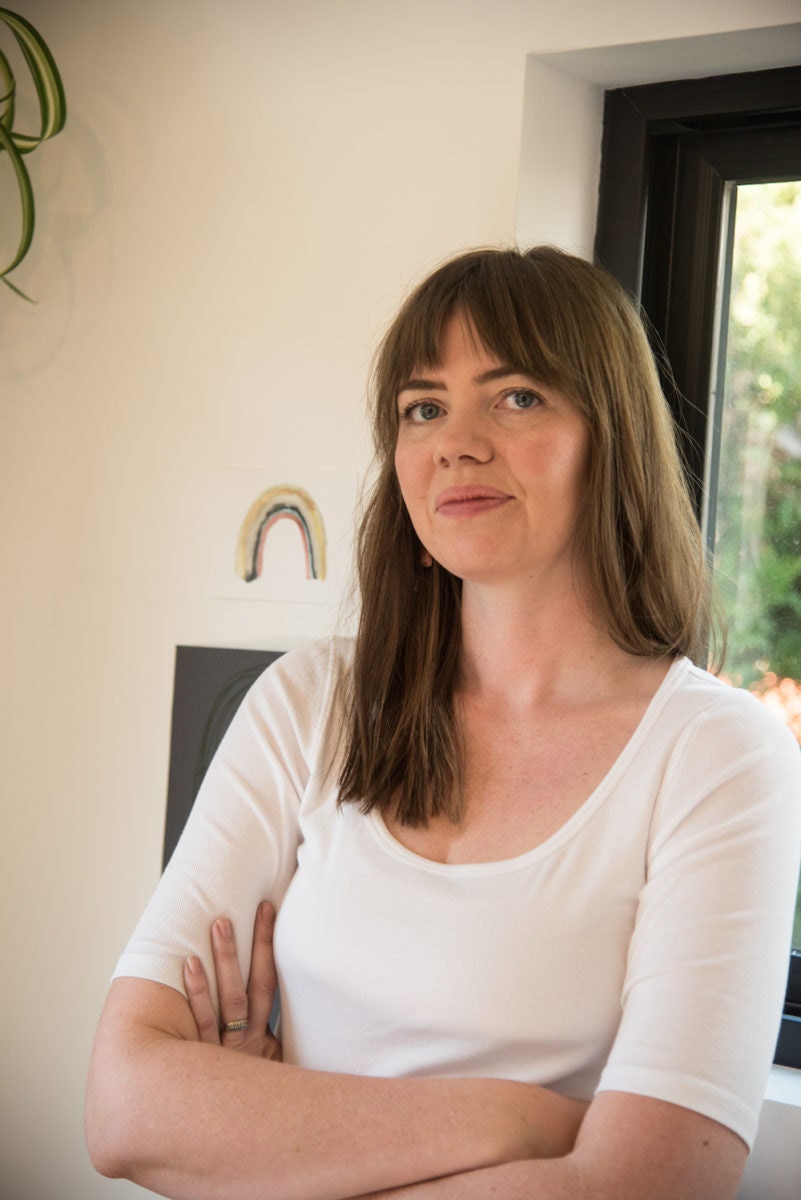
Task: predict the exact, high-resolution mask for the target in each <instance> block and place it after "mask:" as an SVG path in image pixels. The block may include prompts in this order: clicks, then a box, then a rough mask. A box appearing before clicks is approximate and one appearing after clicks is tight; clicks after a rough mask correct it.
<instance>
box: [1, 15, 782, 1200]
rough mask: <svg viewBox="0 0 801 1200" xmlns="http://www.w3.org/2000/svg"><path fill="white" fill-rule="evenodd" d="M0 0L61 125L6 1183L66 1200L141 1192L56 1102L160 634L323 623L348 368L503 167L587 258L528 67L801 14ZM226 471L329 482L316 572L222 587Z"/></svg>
mask: <svg viewBox="0 0 801 1200" xmlns="http://www.w3.org/2000/svg"><path fill="white" fill-rule="evenodd" d="M12 7H15V8H16V9H17V10H18V11H21V12H22V14H23V15H24V16H26V17H27V18H28V19H29V20H30V21H32V22H33V23H34V25H36V26H37V27H38V28H39V29H40V30H41V32H42V33H43V34H44V36H45V37H46V39H47V41H48V42H49V44H50V46H51V49H52V50H53V52H54V54H55V56H56V59H57V61H58V62H59V64H60V66H61V69H62V72H63V75H64V81H65V86H66V89H67V94H68V101H69V108H70V112H69V122H68V126H67V128H66V130H65V131H64V132H63V133H62V134H61V135H59V137H58V138H56V139H55V140H54V141H52V142H50V143H47V144H45V145H44V146H43V147H41V148H40V149H39V150H38V151H37V152H36V153H35V154H34V155H33V156H31V158H30V159H29V165H30V169H31V173H32V176H33V179H34V187H35V192H36V196H37V201H38V225H37V232H36V239H35V243H34V250H33V251H32V253H31V255H30V256H29V259H28V260H26V263H25V264H24V266H23V268H22V269H21V270H20V271H19V273H18V276H17V282H18V283H19V284H20V285H21V286H23V287H25V288H26V289H27V290H28V291H29V292H30V293H31V294H32V295H34V296H35V297H36V298H37V299H38V301H39V303H38V305H37V306H36V307H35V308H31V307H28V306H26V305H25V304H24V303H23V302H21V301H19V300H18V299H16V298H15V297H14V296H13V295H12V293H10V292H7V291H6V290H5V289H0V499H1V501H2V503H1V506H0V520H1V521H2V541H1V542H0V544H2V547H3V557H4V582H3V587H2V589H0V629H2V631H3V654H2V664H3V680H4V686H3V689H2V701H0V703H2V720H0V739H2V745H0V751H1V755H0V761H2V764H3V775H2V803H3V817H4V820H3V837H2V842H1V843H0V856H1V858H0V881H1V882H0V886H2V889H3V904H2V922H3V925H2V942H0V945H2V949H3V953H4V958H5V962H4V967H5V973H6V984H5V986H4V988H3V989H2V999H0V1005H1V1006H2V1008H1V1009H0V1029H2V1038H3V1043H4V1044H3V1051H2V1079H3V1093H4V1101H3V1112H2V1120H0V1191H1V1192H2V1194H3V1196H4V1197H6V1196H7V1197H9V1200H11V1198H12V1197H13V1198H14V1200H29V1198H30V1200H90V1198H91V1197H94V1196H112V1195H118V1196H121V1195H124V1194H126V1192H127V1193H129V1194H133V1193H134V1192H135V1191H137V1190H138V1189H135V1188H133V1187H132V1186H131V1185H128V1184H125V1183H112V1182H109V1181H106V1180H103V1179H101V1178H100V1177H98V1176H95V1175H94V1173H93V1172H92V1170H91V1168H90V1167H89V1165H88V1161H87V1159H86V1155H85V1151H84V1148H83V1142H82V1134H81V1105H82V1091H83V1083H84V1077H85V1070H86V1062H87V1057H88V1053H89V1047H90V1043H91V1037H92V1032H93V1028H94V1023H95V1021H96V1018H97V1014H98V1011H99V1008H100V1005H101V1003H102V998H103V995H104V991H105V987H106V981H107V978H108V975H109V972H110V971H111V969H112V966H113V963H114V959H115V956H116V954H117V953H118V951H119V949H120V948H121V945H122V943H123V942H124V940H125V938H126V936H127V934H128V932H129V930H130V928H131V925H132V923H133V922H134V920H135V918H136V916H137V914H138V912H139V910H140V909H141V907H142V905H143V904H144V902H145V900H146V898H147V896H148V894H149V892H150V890H151V888H152V886H153V884H154V882H155V880H156V878H157V875H158V870H159V861H160V842H161V836H162V829H163V816H164V798H165V785H166V770H167V755H168V731H169V713H170V702H171V682H172V667H173V652H174V647H175V645H176V644H178V643H195V644H209V645H215V644H216V645H253V646H266V647H285V646H289V645H291V644H293V643H296V642H298V641H300V640H302V639H304V638H307V637H310V636H316V635H318V634H321V633H325V632H326V631H328V630H329V629H330V628H331V627H332V625H333V624H334V622H335V621H336V620H337V613H338V601H339V598H340V596H341V595H342V594H343V592H344V587H345V584H344V580H345V577H346V573H347V565H348V564H347V546H348V540H349V531H350V524H351V510H352V506H353V501H354V495H355V490H356V480H357V478H358V477H359V476H360V475H361V473H362V472H363V470H364V468H365V465H366V463H367V460H368V450H367V443H366V439H365V435H364V428H363V399H362V397H363V393H364V383H365V374H366V369H367V364H368V359H369V354H370V351H371V349H372V347H373V345H374V343H375V340H376V337H377V335H378V334H379V332H380V330H381V328H382V327H383V324H384V322H385V321H386V320H387V319H388V317H389V315H390V314H391V311H392V309H393V308H394V306H395V305H396V303H397V301H398V299H399V298H400V296H401V294H402V292H403V290H404V289H405V288H406V287H407V286H408V285H409V283H410V282H412V281H413V280H414V279H416V278H418V277H419V276H420V274H421V273H422V272H424V271H425V270H426V269H427V268H429V267H430V266H431V265H432V264H434V263H435V262H436V261H438V260H439V259H440V258H441V257H443V256H444V255H446V254H448V253H450V252H452V251H454V250H456V249H459V248H462V247H465V246H468V245H473V244H477V243H488V242H489V243H496V242H508V241H511V240H513V239H514V237H515V234H516V229H517V225H516V222H517V210H518V182H520V188H521V194H520V200H519V206H520V214H521V215H520V228H521V236H524V237H525V240H537V239H539V240H558V241H562V242H563V243H564V244H566V245H569V246H571V247H573V248H576V249H579V250H583V251H585V252H589V248H590V246H591V241H592V224H593V212H594V195H595V186H596V176H597V160H596V161H595V162H592V161H591V160H592V156H593V155H597V147H598V136H599V124H598V121H599V118H598V113H599V108H598V96H597V92H596V91H594V90H593V89H592V88H590V87H588V86H587V85H585V84H581V85H576V86H578V88H579V91H578V93H576V92H575V89H574V90H573V93H572V95H573V99H572V100H571V101H570V103H569V104H568V103H567V102H566V104H565V105H564V106H560V105H556V104H548V105H547V108H543V109H542V111H541V113H540V116H539V117H538V118H537V119H533V118H532V107H531V97H532V92H531V88H532V86H534V94H535V95H536V80H535V83H534V85H532V83H531V78H532V77H531V69H529V93H528V99H527V103H526V105H525V112H526V153H525V155H524V156H523V169H522V170H521V138H522V132H523V119H524V82H525V79H526V56H527V55H528V54H529V53H536V54H547V53H550V52H556V51H567V50H573V49H576V48H581V47H593V46H602V45H607V44H613V43H620V42H627V43H628V42H637V43H639V42H649V41H653V40H659V39H665V38H675V37H685V36H689V35H694V34H707V33H715V32H718V31H723V30H734V29H747V28H749V27H751V26H756V25H775V24H780V23H783V22H787V21H792V20H794V19H797V17H798V9H797V3H796V0H707V2H706V3H705V4H704V5H703V6H701V5H698V4H697V2H696V0H674V2H673V3H672V4H670V5H665V4H664V3H662V0H640V3H638V4H634V3H632V2H630V0H608V2H607V3H605V4H603V5H599V4H598V3H597V0H564V3H562V4H561V5H559V6H558V7H556V8H555V7H554V6H553V5H552V4H546V3H545V0H525V2H524V0H403V3H401V2H400V0H396V2H389V0H272V2H271V0H229V2H228V3H227V4H226V5H219V4H217V3H212V0H140V3H138V4H131V3H129V2H128V0H60V2H59V0H17V3H16V4H15V5H14V4H12ZM0 36H2V35H0ZM0 44H2V45H3V46H5V44H6V43H5V40H4V41H3V42H2V43H0ZM542 70H543V71H546V72H547V71H548V70H549V68H547V67H543V68H542ZM543 78H545V76H543ZM542 87H543V92H542V95H543V101H544V100H545V99H547V96H546V91H547V88H546V85H545V84H544V83H543V85H542ZM548 87H551V88H555V89H556V90H557V91H560V90H561V91H562V92H565V88H567V90H568V91H569V90H570V87H569V86H568V85H566V84H565V82H564V79H563V78H561V79H556V78H555V77H553V78H551V81H550V84H549V85H548ZM549 94H550V93H549ZM23 109H24V106H23ZM579 129H580V132H578V130H579ZM588 156H589V157H588ZM537 160H539V161H540V162H541V163H542V164H543V172H542V175H541V177H540V176H538V175H537V173H536V171H533V172H532V163H536V162H537ZM0 166H2V164H1V163H0ZM2 187H3V185H2V183H1V182H0V205H2V206H3V207H4V208H6V209H7V206H8V196H9V194H10V193H9V191H8V189H7V188H6V190H2ZM232 469H234V470H253V471H254V472H259V473H260V475H261V476H263V478H264V485H263V486H268V485H269V484H271V483H275V482H283V481H284V480H286V481H291V482H294V483H298V484H300V485H302V486H306V487H308V488H309V489H310V490H311V491H312V492H315V491H316V490H317V491H319V494H320V495H321V496H323V497H324V499H325V503H324V505H323V507H324V516H325V518H326V521H327V523H328V528H329V538H330V550H331V554H332V559H333V572H332V582H331V583H330V585H329V586H328V587H327V588H324V589H320V588H318V589H317V591H315V585H314V584H313V583H310V584H309V585H308V587H309V596H310V597H311V602H310V603H303V604H299V603H287V602H282V600H281V598H280V596H279V597H277V598H276V597H274V598H273V599H272V600H271V601H269V602H265V603H252V602H248V601H241V600H232V599H223V598H220V587H219V579H220V566H219V562H220V555H221V553H222V555H223V558H224V557H225V548H224V547H223V550H222V551H221V548H220V543H221V535H220V531H219V529H218V519H217V515H218V511H219V508H220V504H221V496H222V494H223V492H224V490H225V487H226V486H227V484H226V480H229V479H230V478H231V470H232ZM276 476H278V477H276ZM223 541H224V539H223ZM321 597H322V599H321Z"/></svg>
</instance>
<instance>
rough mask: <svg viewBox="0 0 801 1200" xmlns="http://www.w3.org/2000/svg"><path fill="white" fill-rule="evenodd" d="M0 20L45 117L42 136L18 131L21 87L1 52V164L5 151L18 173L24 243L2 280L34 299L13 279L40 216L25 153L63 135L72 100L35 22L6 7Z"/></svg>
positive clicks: (0, 12) (21, 241)
mask: <svg viewBox="0 0 801 1200" xmlns="http://www.w3.org/2000/svg"><path fill="white" fill-rule="evenodd" d="M0 22H2V23H3V24H4V25H6V26H7V27H8V28H9V29H10V30H11V32H12V33H13V35H14V37H15V38H16V40H17V43H18V44H19V48H20V50H21V51H22V55H23V57H24V59H25V62H26V64H27V66H28V69H29V70H30V73H31V77H32V79H33V83H34V87H35V88H36V95H37V97H38V99H39V112H40V116H41V121H40V130H39V133H38V134H29V133H18V132H16V131H15V130H14V113H15V108H16V88H17V85H16V80H15V79H14V72H13V71H12V69H11V64H10V63H9V61H8V59H7V58H6V56H5V54H3V52H2V50H0V163H1V162H2V156H3V151H5V153H6V154H7V155H8V157H9V160H10V162H11V166H12V167H13V170H14V175H15V177H16V182H17V190H18V194H19V201H20V209H19V211H20V215H21V221H20V237H19V244H18V245H17V249H16V252H15V254H14V256H13V258H12V260H11V262H10V263H8V265H7V266H5V267H3V268H2V269H0V280H2V281H3V283H4V284H5V285H6V287H10V288H11V290H12V291H13V292H16V293H17V295H18V296H22V298H23V299H24V300H30V299H31V298H30V296H26V295H25V293H24V292H23V291H21V290H20V288H18V287H17V286H16V285H15V284H13V283H12V282H11V280H10V279H9V278H8V276H9V274H10V273H11V272H12V271H13V270H14V269H15V268H16V267H18V266H19V264H20V263H21V262H22V260H23V258H24V257H25V255H26V254H27V253H28V250H29V249H30V246H31V242H32V241H33V230H34V225H35V220H36V210H35V208H34V203H33V188H32V187H31V179H30V175H29V174H28V169H27V167H26V166H25V162H24V159H23V155H25V154H30V153H31V151H32V150H35V149H36V147H37V146H39V145H40V144H41V143H42V142H43V141H45V140H46V139H47V138H51V137H55V135H56V134H57V133H60V131H61V130H62V129H63V128H64V122H65V121H66V119H67V102H66V99H65V97H64V87H63V84H62V82H61V76H60V75H59V73H58V67H57V66H56V64H55V61H54V59H53V55H52V54H51V53H50V51H49V50H48V48H47V46H46V45H45V43H44V41H43V40H42V38H41V36H40V35H39V34H38V33H37V31H36V30H35V29H34V27H33V26H32V25H31V24H30V22H29V21H26V20H25V18H24V17H20V16H19V15H18V14H17V13H13V12H9V10H8V9H7V8H0ZM31 303H33V302H32V301H31Z"/></svg>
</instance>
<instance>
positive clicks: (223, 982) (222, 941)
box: [211, 917, 248, 1046]
mask: <svg viewBox="0 0 801 1200" xmlns="http://www.w3.org/2000/svg"><path fill="white" fill-rule="evenodd" d="M211 951H212V954H213V955H214V967H215V970H216V972H217V991H218V993H219V996H220V1024H221V1025H222V1026H223V1033H222V1043H223V1045H225V1046H238V1045H240V1043H242V1042H244V1040H245V1038H246V1037H247V1027H246V1026H245V1027H244V1028H242V1029H237V1030H225V1028H224V1027H225V1025H227V1024H228V1023H229V1022H231V1021H247V1019H248V998H247V993H246V991H245V985H244V983H243V982H242V972H241V971H240V969H239V959H238V958H237V953H236V942H235V941H234V929H233V926H232V924H231V922H230V921H229V920H228V918H227V917H221V918H220V919H219V920H218V921H215V922H214V924H213V925H212V927H211Z"/></svg>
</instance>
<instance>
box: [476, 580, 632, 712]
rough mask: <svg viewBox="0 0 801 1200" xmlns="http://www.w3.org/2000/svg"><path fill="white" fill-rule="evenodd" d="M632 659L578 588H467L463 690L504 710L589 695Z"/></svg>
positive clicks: (601, 686)
mask: <svg viewBox="0 0 801 1200" xmlns="http://www.w3.org/2000/svg"><path fill="white" fill-rule="evenodd" d="M628 661H630V656H629V655H627V654H625V652H624V651H622V650H621V649H620V648H619V647H618V646H616V645H615V643H614V642H613V641H612V639H611V637H610V636H609V634H608V633H607V632H606V630H605V629H604V628H603V627H602V625H601V624H600V622H599V621H598V620H597V619H596V618H595V614H594V611H593V606H592V604H591V603H590V602H588V601H587V600H585V599H583V598H582V596H581V595H580V594H579V592H578V591H577V589H576V588H575V587H574V586H573V585H572V584H571V585H570V586H569V587H562V588H557V589H551V591H550V592H549V591H548V590H547V589H545V588H542V587H539V586H538V587H534V586H532V587H530V588H520V587H515V588H508V589H505V588H502V587H497V588H493V587H486V586H478V585H471V584H468V583H465V584H464V587H463V590H462V683H461V686H462V689H463V690H464V692H465V694H473V695H483V696H485V697H491V696H495V697H497V698H498V700H499V701H500V702H501V703H503V704H511V705H516V704H525V703H536V702H539V701H540V700H544V699H546V698H548V697H556V696H564V697H567V696H570V695H573V694H587V689H590V692H596V691H597V690H598V689H599V688H604V687H606V686H607V685H608V683H609V682H611V678H612V677H613V676H614V675H615V674H616V668H619V667H620V666H622V665H623V664H624V662H628Z"/></svg>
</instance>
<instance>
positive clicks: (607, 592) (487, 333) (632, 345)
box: [339, 246, 709, 825]
mask: <svg viewBox="0 0 801 1200" xmlns="http://www.w3.org/2000/svg"><path fill="white" fill-rule="evenodd" d="M457 313H458V314H459V315H460V316H461V317H463V318H464V319H465V320H466V322H467V323H468V324H469V325H470V326H471V327H472V328H473V329H474V330H475V332H476V334H477V336H478V338H479V340H480V342H481V343H482V344H483V346H484V347H485V348H486V350H487V351H488V352H489V353H491V354H493V355H494V356H495V357H496V358H498V359H499V360H500V361H501V362H504V363H508V364H510V365H511V366H512V367H514V368H515V370H519V371H520V372H521V373H523V374H526V375H530V376H531V377H532V378H533V379H536V380H538V381H540V382H542V383H543V384H546V385H549V386H552V387H556V388H559V389H560V390H562V391H564V392H565V393H567V394H568V395H569V396H570V397H571V399H572V400H573V402H574V403H575V405H576V407H577V409H578V411H579V412H580V413H581V414H582V416H583V417H584V419H585V421H586V422H587V427H588V429H589V434H590V468H589V478H588V481H587V502H586V503H585V505H584V506H583V516H582V520H581V524H580V527H579V529H578V531H577V539H576V544H577V551H578V553H579V554H581V555H582V556H583V561H585V562H586V563H587V564H588V565H589V570H590V582H591V585H592V588H593V590H594V594H595V597H596V600H597V603H598V605H599V610H600V612H601V614H602V617H603V619H604V620H605V621H606V624H607V628H608V632H609V634H610V636H611V637H612V638H613V640H614V641H615V642H616V643H617V645H618V646H620V647H621V648H622V649H623V650H625V651H627V652H628V653H630V654H635V655H641V656H648V657H660V656H675V655H678V654H686V655H688V656H689V657H690V658H692V659H694V660H695V661H700V660H702V659H703V658H704V657H705V655H706V643H707V637H708V631H709V585H708V570H707V566H706V562H705V555H704V551H703V546H702V541H701V536H700V531H699V528H698V523H697V521H696V518H695V515H694V513H693V510H692V505H691V503H690V499H689V494H688V490H687V486H686V483H685V477H684V473H683V470H682V465H681V462H680V459H679V454H678V451H677V445H676V437H675V432H674V427H673V422H672V419H671V416H670V412H669V409H668V406H667V403H666V401H665V398H664V395H663V393H662V390H661V388H660V384H659V379H658V375H657V371H656V367H655V364H654V359H653V354H652V352H651V349H650V346H649V344H648V339H647V337H646V334H645V332H644V329H643V326H642V323H641V321H640V319H639V317H638V315H637V312H636V310H635V309H634V307H633V305H632V304H631V302H630V301H629V299H628V297H627V296H626V295H625V293H624V292H623V290H622V289H621V288H620V287H619V285H618V284H617V283H616V282H615V281H614V280H613V279H611V278H610V277H609V276H608V275H607V274H606V273H605V272H603V271H602V270H600V269H599V268H597V267H594V266H592V265H591V264H590V263H588V262H586V261H585V260H584V259H581V258H577V257H575V256H573V255H570V254H567V253H566V252H564V251H561V250H558V249H555V248H554V247H550V246H539V247H535V248H534V249H531V250H528V251H526V252H523V251H519V250H475V251H471V252H469V253H466V254H462V255H459V256H458V257H457V258H454V259H452V260H451V261H449V262H447V263H445V264H444V265H443V266H442V267H440V268H439V269H438V270H436V271H435V272H434V273H433V274H432V275H430V276H429V278H428V279H426V280H425V281H424V282H423V283H422V284H420V286H419V287H418V288H417V289H416V290H415V291H414V292H413V293H412V294H411V295H410V296H409V298H408V299H407V300H406V302H405V304H404V305H403V307H402V308H401V310H400V312H399V314H398V316H397V317H396V318H395V320H394V322H393V323H392V325H391V326H390V328H389V330H388V332H387V334H386V336H385V337H384V339H383V341H382V343H381V345H380V347H379V351H378V354H377V357H376V360H375V365H374V373H373V388H372V409H371V414H372V425H373V437H374V442H375V449H376V463H377V469H378V475H377V479H376V482H375V485H374V487H373V490H372V494H371V496H370V498H369V501H368V503H367V505H366V508H365V511H364V516H363V519H362V522H361V525H360V529H359V533H358V539H357V570H358V578H359V585H360V589H361V602H362V607H361V618H360V623H359V629H358V634H357V638H356V648H355V660H354V666H353V672H352V677H351V679H350V681H349V688H350V691H349V696H348V725H347V728H346V730H345V737H346V744H345V751H346V752H345V759H344V766H343V769H342V773H341V776H340V780H339V783H340V802H344V801H355V802H358V803H359V804H360V805H361V807H362V809H363V811H365V812H367V811H369V810H370V809H372V808H374V807H377V808H378V809H379V810H381V811H384V812H386V811H390V810H391V811H392V812H393V813H394V814H396V815H397V817H398V818H399V819H400V820H401V821H403V822H404V823H406V824H409V825H418V824H421V823H425V822H426V821H427V820H429V819H430V818H431V817H433V816H439V815H444V816H447V817H449V818H451V819H453V820H455V819H458V817H459V815H460V786H459V785H460V779H461V763H462V748H461V746H460V743H459V734H458V729H457V728H456V722H455V720H454V686H455V682H456V673H457V669H458V663H459V650H460V636H461V630H460V611H461V581H460V580H459V579H457V578H455V577H454V576H453V575H451V574H449V573H448V572H447V571H446V570H445V569H444V568H443V567H441V566H440V565H439V564H438V563H436V562H435V563H434V564H433V566H432V567H428V568H425V567H423V566H422V565H421V553H422V546H421V544H420V542H419V540H418V538H417V535H416V533H415V532H414V529H413V528H412V524H411V521H410V519H409V517H408V514H407V512H406V509H405V507H404V504H403V501H402V499H401V494H400V488H399V485H398V480H397V477H396V474H395V468H394V454H395V443H396V439H397V433H398V412H397V396H398V392H399V391H400V389H401V387H402V386H403V385H404V384H405V383H406V382H407V381H408V379H409V378H411V377H412V376H413V374H414V373H415V372H416V371H418V370H419V369H421V368H423V369H425V368H431V367H436V366H437V365H438V360H439V353H440V341H441V336H442V332H443V329H444V326H445V324H446V322H447V321H448V320H449V318H450V317H452V316H453V315H454V314H457Z"/></svg>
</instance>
